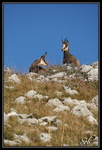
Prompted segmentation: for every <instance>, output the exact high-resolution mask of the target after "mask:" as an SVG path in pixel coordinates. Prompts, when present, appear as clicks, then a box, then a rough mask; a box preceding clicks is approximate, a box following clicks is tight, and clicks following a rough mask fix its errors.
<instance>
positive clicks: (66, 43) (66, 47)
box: [62, 38, 69, 52]
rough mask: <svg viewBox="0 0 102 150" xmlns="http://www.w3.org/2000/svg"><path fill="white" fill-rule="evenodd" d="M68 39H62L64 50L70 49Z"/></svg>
mask: <svg viewBox="0 0 102 150" xmlns="http://www.w3.org/2000/svg"><path fill="white" fill-rule="evenodd" d="M68 44H69V42H68V40H67V38H65V40H62V51H63V52H65V51H68Z"/></svg>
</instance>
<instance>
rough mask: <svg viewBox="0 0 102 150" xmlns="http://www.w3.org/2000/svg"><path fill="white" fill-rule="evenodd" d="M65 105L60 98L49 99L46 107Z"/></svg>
mask: <svg viewBox="0 0 102 150" xmlns="http://www.w3.org/2000/svg"><path fill="white" fill-rule="evenodd" d="M58 105H63V104H62V103H61V102H60V100H59V99H58V98H54V99H49V100H48V102H47V103H46V106H58Z"/></svg>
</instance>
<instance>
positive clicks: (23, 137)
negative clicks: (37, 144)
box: [14, 134, 31, 144]
mask: <svg viewBox="0 0 102 150" xmlns="http://www.w3.org/2000/svg"><path fill="white" fill-rule="evenodd" d="M14 138H15V139H16V140H20V141H21V142H25V143H28V144H29V143H30V142H31V141H30V140H29V138H28V137H27V136H26V134H24V135H17V134H14Z"/></svg>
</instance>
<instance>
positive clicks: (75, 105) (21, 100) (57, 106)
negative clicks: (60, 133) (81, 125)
mask: <svg viewBox="0 0 102 150" xmlns="http://www.w3.org/2000/svg"><path fill="white" fill-rule="evenodd" d="M61 68H62V70H61V71H60V72H58V70H57V69H53V70H52V73H51V75H50V73H48V74H45V75H38V74H36V73H28V74H27V75H25V76H26V77H27V78H28V79H29V80H30V81H31V82H42V84H43V83H45V82H46V83H49V82H50V81H51V82H54V83H61V84H63V86H62V87H63V90H64V91H65V93H67V94H69V95H70V96H71V95H72V96H73V95H78V94H79V92H78V91H77V90H75V89H73V88H72V87H69V86H66V85H65V83H66V82H67V79H73V78H74V79H76V78H80V79H82V80H83V81H85V82H87V81H91V82H93V81H98V62H94V63H92V64H91V65H82V66H81V67H80V68H77V67H73V66H71V65H62V66H61ZM63 68H64V69H63ZM4 72H5V73H9V74H10V73H11V72H10V69H5V70H4ZM70 72H71V73H70ZM4 82H5V83H8V82H9V83H10V82H13V83H16V84H21V81H20V79H19V76H18V75H17V74H15V73H13V74H10V75H9V77H8V79H7V80H5V81H4ZM4 88H5V89H11V90H14V89H15V88H14V87H13V86H11V85H10V86H7V85H6V86H4ZM56 95H57V96H61V95H63V92H61V91H56ZM70 96H69V97H63V98H61V99H60V98H58V97H55V98H52V99H50V98H49V96H48V95H44V94H43V95H42V94H40V93H38V91H36V90H32V89H31V90H29V91H28V92H26V93H24V95H21V96H19V97H16V98H15V99H14V100H13V103H14V104H15V105H22V104H24V105H25V107H27V104H28V103H29V102H30V100H31V99H35V98H36V99H37V100H38V101H40V102H42V103H43V99H45V100H47V101H46V104H45V107H46V108H47V109H49V108H52V112H55V113H56V115H55V116H47V115H46V116H44V117H41V118H36V117H34V116H33V114H25V113H22V114H20V113H19V112H18V111H17V110H16V109H15V108H11V109H10V112H9V113H5V110H4V126H8V127H9V128H12V126H11V125H10V124H9V119H10V117H12V116H14V117H17V121H18V123H19V124H21V125H22V124H24V123H26V125H28V126H32V127H33V126H37V125H40V126H43V127H45V129H46V130H47V131H48V132H47V133H46V132H41V133H39V139H40V141H41V142H42V143H48V142H51V139H52V137H53V136H52V133H53V132H55V131H56V130H58V125H61V124H62V120H60V119H59V118H58V116H57V113H64V112H65V113H69V112H70V113H71V114H73V115H75V116H82V117H85V118H86V120H87V121H88V122H89V123H90V124H92V125H95V126H98V120H97V119H96V116H95V115H94V114H93V111H96V112H97V111H98V95H96V96H94V97H93V98H92V100H91V102H90V103H89V102H86V100H85V99H84V100H83V99H82V100H78V99H73V98H71V97H70ZM49 124H50V126H49ZM64 126H67V124H64ZM96 137H97V136H96ZM13 138H14V140H9V139H4V144H6V145H10V146H20V145H21V144H22V142H25V143H28V144H30V143H31V140H30V139H29V138H28V137H27V133H25V134H23V135H17V134H15V133H14V134H13ZM96 139H97V140H96ZM76 145H77V144H76ZM63 146H70V145H69V144H66V143H63ZM91 146H98V137H97V138H95V139H94V140H93V141H92V142H91Z"/></svg>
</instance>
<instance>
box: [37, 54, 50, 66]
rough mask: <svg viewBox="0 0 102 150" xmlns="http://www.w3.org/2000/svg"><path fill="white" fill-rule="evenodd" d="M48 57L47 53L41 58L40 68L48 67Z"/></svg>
mask: <svg viewBox="0 0 102 150" xmlns="http://www.w3.org/2000/svg"><path fill="white" fill-rule="evenodd" d="M46 55H47V52H46V53H45V54H44V55H43V56H41V57H40V58H39V63H38V66H48V63H47V62H46V60H45V57H46Z"/></svg>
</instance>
